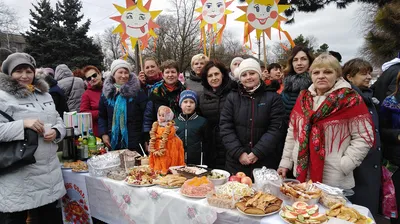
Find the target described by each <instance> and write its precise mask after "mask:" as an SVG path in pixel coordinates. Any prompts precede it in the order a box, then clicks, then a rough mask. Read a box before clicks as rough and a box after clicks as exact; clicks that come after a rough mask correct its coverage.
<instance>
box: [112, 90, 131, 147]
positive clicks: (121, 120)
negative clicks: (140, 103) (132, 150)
mask: <svg viewBox="0 0 400 224" xmlns="http://www.w3.org/2000/svg"><path fill="white" fill-rule="evenodd" d="M126 105H127V99H126V98H125V97H123V96H121V95H120V94H118V95H117V97H116V100H115V104H114V114H113V118H112V128H111V147H112V148H113V149H116V147H117V146H118V143H119V141H120V140H119V136H120V135H121V146H120V148H122V149H123V148H127V147H128V126H127V116H128V114H127V106H126Z"/></svg>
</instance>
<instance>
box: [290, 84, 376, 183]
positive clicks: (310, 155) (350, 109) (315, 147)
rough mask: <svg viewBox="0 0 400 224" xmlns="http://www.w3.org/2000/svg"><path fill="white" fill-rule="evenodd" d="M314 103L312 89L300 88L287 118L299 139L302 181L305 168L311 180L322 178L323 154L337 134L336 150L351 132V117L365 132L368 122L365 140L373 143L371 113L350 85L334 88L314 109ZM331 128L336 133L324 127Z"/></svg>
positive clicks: (299, 177)
mask: <svg viewBox="0 0 400 224" xmlns="http://www.w3.org/2000/svg"><path fill="white" fill-rule="evenodd" d="M313 103H314V102H313V96H312V95H311V92H310V91H307V90H304V91H302V92H301V93H300V95H299V99H298V102H297V103H296V105H295V107H294V108H293V113H292V117H291V119H290V122H292V125H293V135H294V137H295V138H296V139H297V138H298V142H299V152H298V159H297V167H296V174H297V176H296V177H297V179H298V180H299V181H301V182H304V181H306V178H307V174H308V172H309V174H310V179H311V180H312V181H313V182H317V181H319V182H322V178H323V171H324V162H325V154H326V153H330V152H332V150H333V142H334V140H335V139H337V138H339V139H340V142H339V146H338V150H339V149H340V147H341V144H342V143H343V141H344V140H345V139H346V138H347V137H349V136H350V135H351V129H352V128H356V127H355V126H357V125H349V120H350V119H352V120H354V121H356V122H358V123H362V124H363V126H364V127H365V130H366V131H367V132H368V129H367V128H366V126H367V124H369V125H371V126H372V127H373V128H372V133H371V132H368V135H367V137H364V140H365V141H366V142H367V143H368V144H370V146H371V147H372V146H373V145H374V144H375V142H374V139H375V138H374V131H373V130H375V129H374V126H373V121H372V117H371V115H370V114H369V112H368V108H367V107H366V106H365V104H364V103H363V100H362V98H361V96H360V95H359V94H358V93H357V92H356V91H354V90H352V89H349V88H341V89H338V90H335V91H333V92H332V93H331V94H329V95H328V96H327V97H326V99H325V100H324V102H322V104H321V105H320V106H319V108H318V109H317V110H316V111H313ZM300 124H301V125H300ZM352 126H354V127H352ZM332 129H333V130H335V134H333V136H325V131H326V130H332ZM360 134H361V133H360ZM361 136H363V135H361ZM329 137H330V138H332V139H330V142H331V143H332V144H330V145H328V146H326V145H325V138H329Z"/></svg>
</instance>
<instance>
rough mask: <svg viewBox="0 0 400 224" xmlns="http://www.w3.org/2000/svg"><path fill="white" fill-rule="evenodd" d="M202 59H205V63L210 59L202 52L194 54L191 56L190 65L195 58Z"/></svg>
mask: <svg viewBox="0 0 400 224" xmlns="http://www.w3.org/2000/svg"><path fill="white" fill-rule="evenodd" d="M200 59H203V60H205V63H207V62H208V61H209V60H210V59H208V57H207V56H205V55H204V54H196V55H195V56H193V57H192V61H191V62H190V66H192V67H193V63H194V62H195V61H197V60H200Z"/></svg>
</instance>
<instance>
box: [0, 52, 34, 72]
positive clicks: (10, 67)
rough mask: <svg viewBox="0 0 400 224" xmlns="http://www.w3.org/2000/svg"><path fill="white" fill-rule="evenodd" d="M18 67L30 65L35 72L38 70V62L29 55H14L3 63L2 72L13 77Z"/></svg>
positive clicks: (9, 56)
mask: <svg viewBox="0 0 400 224" xmlns="http://www.w3.org/2000/svg"><path fill="white" fill-rule="evenodd" d="M18 65H29V66H30V67H32V70H33V71H34V72H35V69H36V61H35V59H34V58H33V57H32V56H30V55H29V54H27V53H13V54H10V55H8V57H7V59H6V60H5V61H4V62H3V64H2V67H1V70H2V71H3V73H4V74H7V75H11V74H12V72H13V71H14V69H15V68H16V67H17V66H18Z"/></svg>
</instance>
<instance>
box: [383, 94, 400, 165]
mask: <svg viewBox="0 0 400 224" xmlns="http://www.w3.org/2000/svg"><path fill="white" fill-rule="evenodd" d="M379 118H380V125H381V126H380V128H381V129H380V130H381V136H382V138H381V141H382V149H383V157H384V158H385V159H387V160H389V161H390V162H391V163H393V164H394V165H396V166H400V92H399V93H397V94H396V95H395V96H390V97H387V98H386V99H385V101H384V102H383V104H382V105H381V108H380V112H379ZM396 172H399V171H396Z"/></svg>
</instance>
